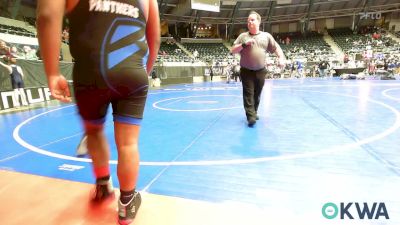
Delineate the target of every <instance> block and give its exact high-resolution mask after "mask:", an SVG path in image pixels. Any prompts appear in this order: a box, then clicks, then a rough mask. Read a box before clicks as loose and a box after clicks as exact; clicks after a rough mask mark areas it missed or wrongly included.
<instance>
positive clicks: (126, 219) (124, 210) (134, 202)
mask: <svg viewBox="0 0 400 225" xmlns="http://www.w3.org/2000/svg"><path fill="white" fill-rule="evenodd" d="M141 203H142V197H141V196H140V193H139V192H136V191H135V194H134V195H133V197H132V199H131V200H130V201H129V202H128V203H127V204H122V202H121V200H119V201H118V223H119V224H121V225H128V224H130V223H132V222H133V220H134V219H135V217H136V214H137V212H138V210H139V207H140V204H141Z"/></svg>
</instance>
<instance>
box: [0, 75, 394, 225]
mask: <svg viewBox="0 0 400 225" xmlns="http://www.w3.org/2000/svg"><path fill="white" fill-rule="evenodd" d="M399 110H400V82H399V81H397V80H394V81H382V80H324V79H305V80H301V79H299V80H267V81H266V84H265V87H264V90H263V94H262V100H261V104H260V108H259V116H260V120H259V121H257V124H256V125H255V126H254V127H253V128H249V127H248V126H247V121H246V117H245V113H244V109H243V106H242V88H241V84H240V83H230V84H227V83H222V82H215V83H199V84H196V83H195V84H186V85H174V86H168V87H164V88H162V89H159V90H152V91H150V93H149V96H148V101H147V104H146V109H145V114H144V120H143V123H142V129H141V134H140V139H139V150H140V154H141V167H140V175H139V180H138V186H137V189H139V190H141V191H147V192H150V193H154V194H162V195H168V196H177V197H183V198H189V199H197V200H205V201H211V202H225V201H233V202H241V203H250V204H254V205H257V206H260V207H274V208H275V209H282V210H290V211H291V212H293V213H295V214H298V215H303V216H304V215H305V216H307V215H308V214H309V213H310V212H315V211H317V212H318V213H320V210H321V206H322V205H323V204H325V203H326V202H335V203H337V204H339V203H340V202H367V203H371V204H372V203H373V202H384V203H385V204H386V207H387V210H388V213H389V214H390V217H391V218H390V220H384V221H385V222H388V223H382V224H400V197H399V190H400V150H399V149H400V147H399V146H400V138H399V137H400V130H399V128H400V111H399ZM0 133H1V135H0V143H1V147H0V149H1V151H0V169H2V170H12V171H18V172H22V173H29V174H36V175H42V176H47V177H54V178H59V179H66V180H73V181H79V182H87V183H93V182H94V178H93V177H92V168H91V165H90V160H89V159H88V158H77V157H75V156H74V154H75V149H76V146H77V145H78V143H79V141H80V138H81V137H82V127H81V124H80V119H79V117H78V114H77V110H76V108H75V105H74V104H65V105H59V106H50V107H46V108H40V109H34V110H30V111H23V112H16V113H12V114H3V115H1V116H0ZM106 135H107V137H108V139H109V142H110V144H111V149H112V154H111V159H112V160H111V169H112V174H113V177H114V185H115V186H117V187H118V182H117V179H116V159H117V156H116V150H115V144H114V140H113V124H112V117H111V109H110V111H109V115H108V117H107V122H106ZM352 210H354V212H355V211H356V209H355V208H354V209H352ZM376 224H381V223H376Z"/></svg>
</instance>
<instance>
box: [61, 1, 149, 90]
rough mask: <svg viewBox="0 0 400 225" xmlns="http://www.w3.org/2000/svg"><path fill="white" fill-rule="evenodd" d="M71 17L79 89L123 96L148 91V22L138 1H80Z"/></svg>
mask: <svg viewBox="0 0 400 225" xmlns="http://www.w3.org/2000/svg"><path fill="white" fill-rule="evenodd" d="M68 17H69V22H70V50H71V55H72V56H73V58H74V59H75V68H74V86H75V87H82V86H86V87H94V88H100V89H103V88H108V89H110V90H112V91H113V92H114V94H117V95H121V96H129V95H131V94H133V93H135V92H136V91H138V90H141V89H143V88H147V86H148V78H147V73H146V63H147V56H148V46H147V42H146V36H145V31H146V19H145V17H144V15H143V12H142V9H141V8H140V7H139V3H138V1H137V0H120V1H110V0H80V1H79V3H78V5H77V6H76V7H75V8H74V9H73V10H72V12H70V13H69V14H68Z"/></svg>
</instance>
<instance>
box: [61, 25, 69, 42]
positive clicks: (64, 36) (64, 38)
mask: <svg viewBox="0 0 400 225" xmlns="http://www.w3.org/2000/svg"><path fill="white" fill-rule="evenodd" d="M61 38H62V41H63V42H64V43H66V44H69V28H68V27H66V28H64V30H63V32H62V35H61Z"/></svg>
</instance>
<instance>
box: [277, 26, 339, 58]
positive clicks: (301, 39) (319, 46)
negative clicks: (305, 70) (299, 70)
mask: <svg viewBox="0 0 400 225" xmlns="http://www.w3.org/2000/svg"><path fill="white" fill-rule="evenodd" d="M279 36H280V37H287V36H289V38H290V40H291V41H290V43H289V44H280V46H281V48H282V50H283V52H284V53H285V55H286V57H287V58H288V59H297V58H305V59H307V61H314V60H315V59H316V58H319V57H323V58H328V57H330V56H332V55H335V53H334V52H333V50H332V49H331V47H330V46H329V44H327V43H326V42H325V40H324V39H323V35H322V34H318V33H317V32H310V33H308V34H307V35H302V34H301V33H299V32H296V33H282V34H279Z"/></svg>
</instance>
